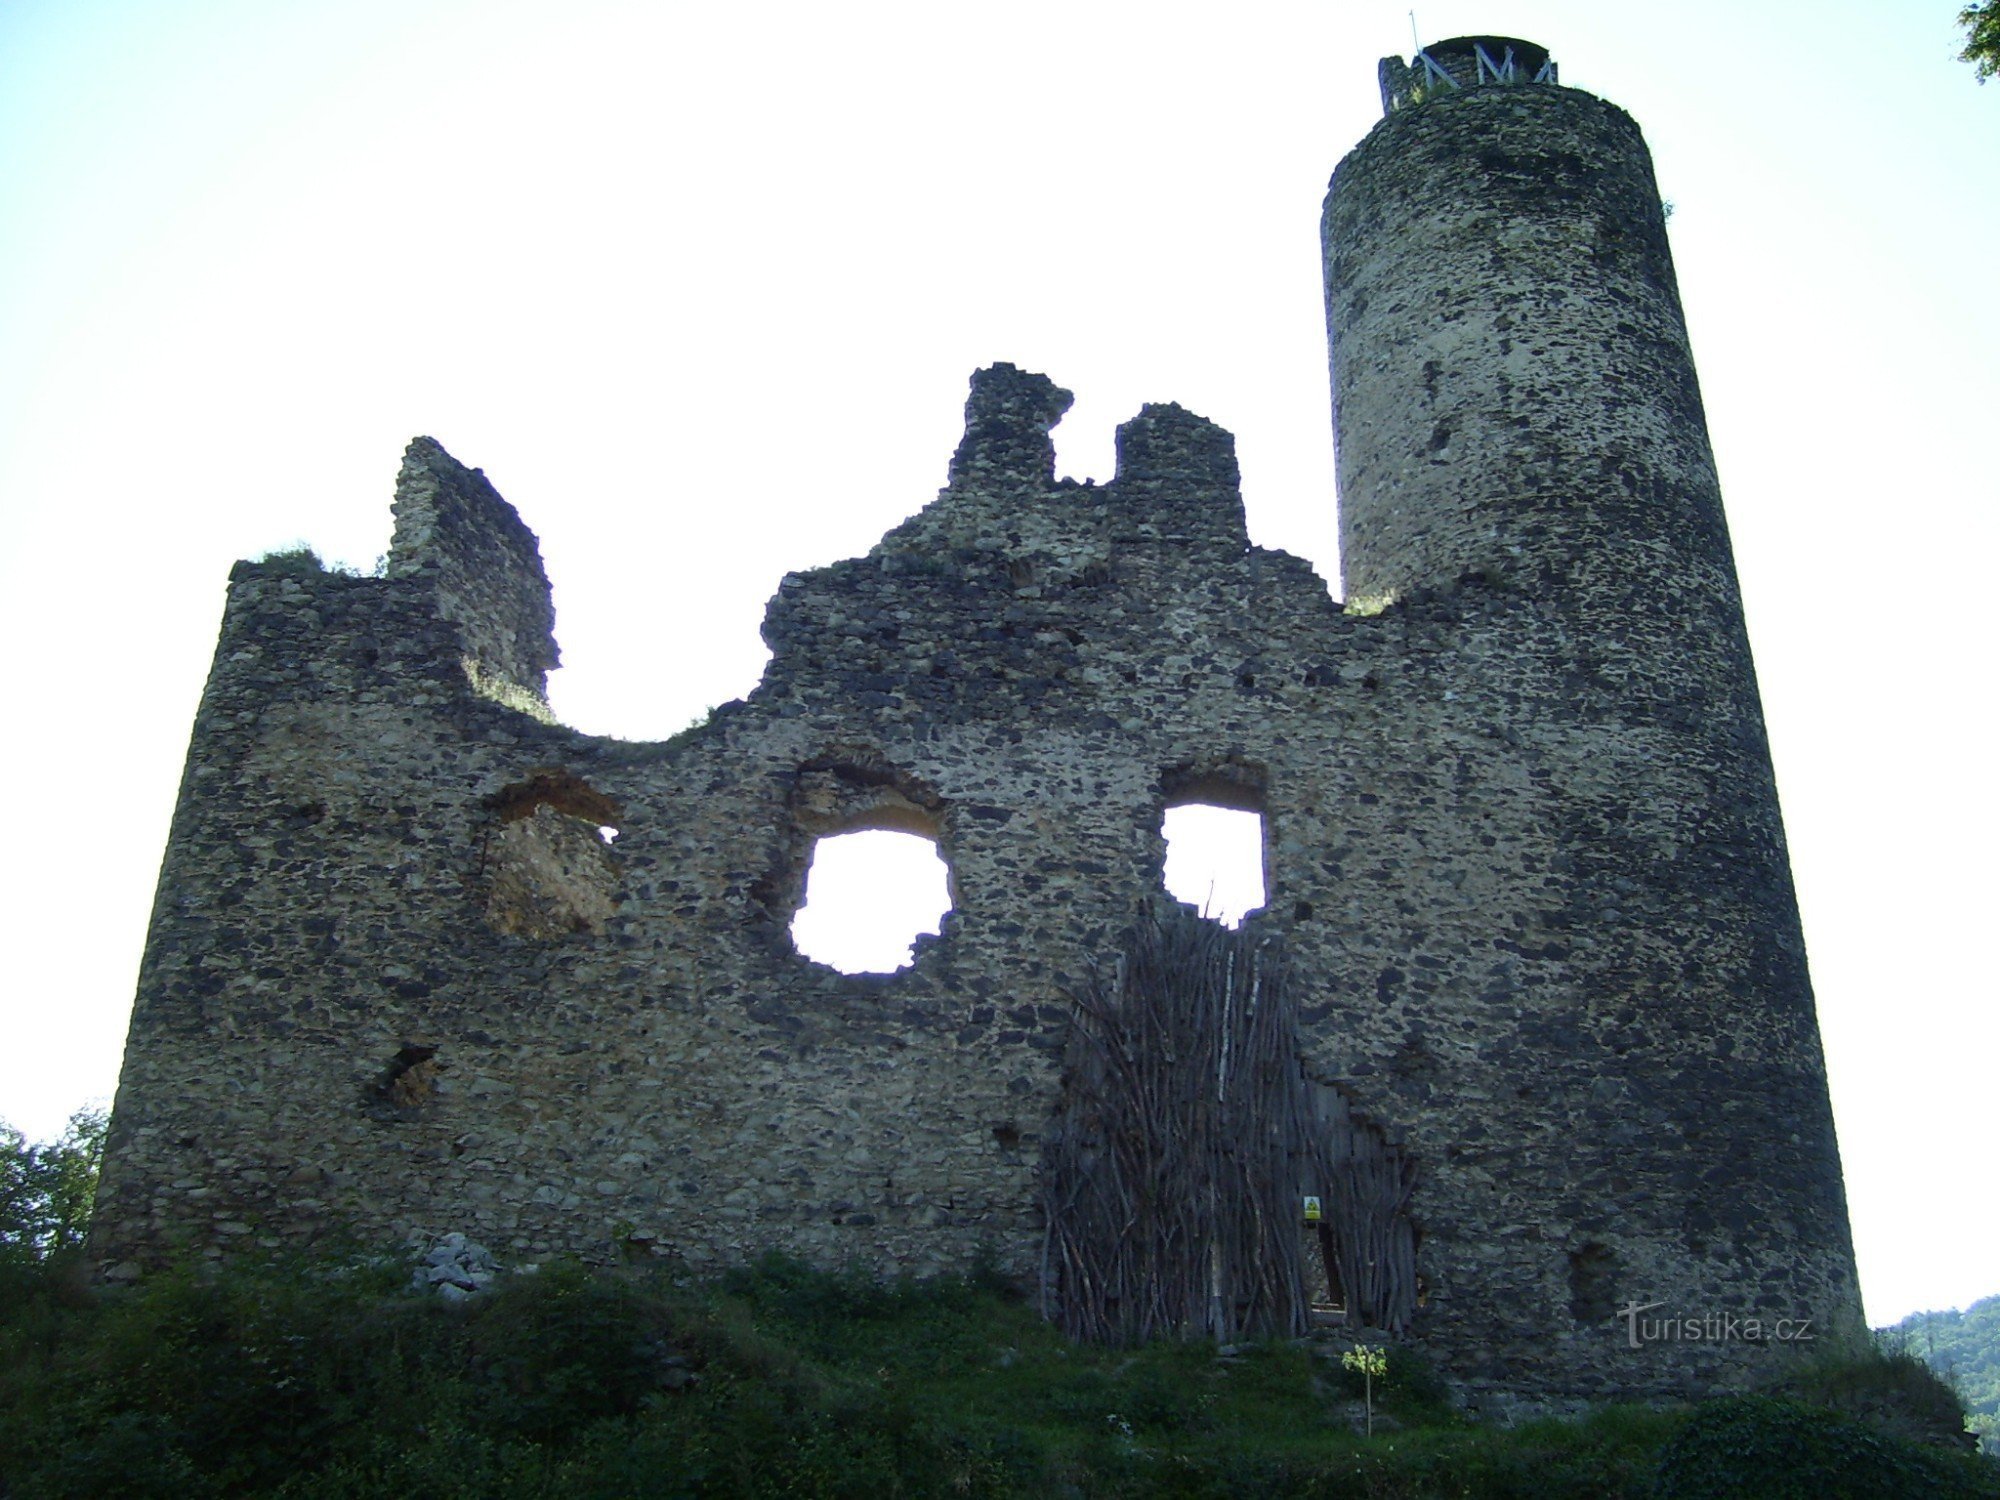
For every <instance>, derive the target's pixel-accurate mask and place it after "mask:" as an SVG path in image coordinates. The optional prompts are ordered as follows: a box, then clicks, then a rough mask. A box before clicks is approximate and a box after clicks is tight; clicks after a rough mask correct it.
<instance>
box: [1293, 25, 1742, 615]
mask: <svg viewBox="0 0 2000 1500" xmlns="http://www.w3.org/2000/svg"><path fill="white" fill-rule="evenodd" d="M1501 60H1505V61H1504V63H1503V62H1502V61H1501ZM1531 66H1532V68H1533V71H1531ZM1398 69H1400V72H1399V71H1398ZM1503 69H1504V71H1503ZM1382 71H1383V99H1384V105H1385V108H1386V111H1387V118H1386V119H1385V120H1383V122H1382V123H1381V124H1380V125H1379V126H1377V128H1376V129H1375V130H1374V131H1373V132H1372V133H1371V134H1370V135H1369V136H1368V138H1367V140H1365V141H1364V142H1363V143H1362V144H1361V145H1360V146H1359V147H1357V148H1356V149H1355V150H1354V151H1353V152H1352V153H1351V154H1350V155H1349V156H1348V158H1347V160H1345V161H1344V162H1342V163H1341V165H1340V170H1339V171H1338V172H1337V173H1336V174H1335V176H1334V180H1333V190H1332V192H1331V193H1330V194H1329V196H1328V198H1327V203H1326V216H1325V220H1324V225H1323V242H1324V246H1325V252H1326V286H1327V320H1328V325H1329V329H1330V332H1331V339H1332V354H1333V378H1334V420H1335V426H1336V429H1337V434H1338V441H1339V466H1340V490H1341V548H1342V557H1343V563H1344V570H1345V576H1346V582H1347V592H1348V596H1349V597H1350V598H1357V597H1359V598H1368V597H1375V596H1381V595H1390V594H1395V593H1398V592H1402V591H1407V590H1408V589H1410V588H1413V587H1421V586H1424V585H1431V584H1445V583H1450V582H1453V581H1454V580H1456V579H1457V578H1458V577H1459V576H1460V575H1462V574H1464V573H1466V572H1477V573H1482V574H1486V575H1488V576H1492V577H1499V578H1506V579H1509V580H1513V581H1517V582H1518V583H1520V584H1521V585H1523V586H1525V587H1532V588H1536V589H1547V590H1552V591H1562V592H1566V593H1569V594H1570V595H1572V596H1575V595H1577V594H1579V593H1590V592H1594V591H1602V590H1607V589H1608V590H1609V591H1611V592H1612V593H1613V594H1617V595H1621V596H1622V595H1624V594H1625V592H1626V591H1627V589H1629V588H1630V587H1631V586H1632V585H1634V584H1640V585H1642V586H1643V587H1644V588H1645V589H1646V591H1647V592H1648V593H1649V594H1651V595H1652V596H1653V598H1652V601H1651V602H1653V603H1657V604H1667V603H1668V602H1670V600H1671V599H1672V598H1673V597H1675V596H1678V597H1680V598H1682V599H1683V600H1702V601H1714V600H1718V599H1720V600H1727V601H1728V603H1729V608H1730V609H1731V610H1732V611H1733V610H1734V598H1735V582H1734V569H1733V566H1732V563H1731V560H1730V554H1729V543H1728V535H1727V532H1726V530H1725V528H1724V525H1723V520H1722V502H1721V496H1720V494H1719V492H1718V490H1717V486H1716V479H1715V466H1714V460H1713V458H1712V457H1711V455H1710V452H1709V444H1708V433H1707V429H1706V427H1705V425H1704V423H1703V419H1702V412H1701V401H1700V396H1699V393H1698V391H1697V388H1696V383H1695V373H1694V362H1693V358H1692V356H1691V354H1690V353H1689V350H1688V338H1687V329H1686V327H1685V325H1684V323H1683V321H1682V318H1681V306H1680V296H1679V293H1678V291H1677V290H1676V288H1675V284H1674V272H1673V261H1672V257H1671V255H1670V254H1669V252H1668V248H1667V237H1666V224H1665V218H1664V215H1663V213H1662V211H1661V206H1660V199H1659V194H1658V192H1657V190H1656V189H1655V187H1654V183H1653V170H1652V163H1651V160H1650V158H1649V157H1648V155H1647V152H1646V146H1645V142H1644V141H1643V140H1642V139H1641V138H1640V135H1639V128H1638V126H1637V125H1635V124H1634V123H1633V122H1632V120H1631V118H1630V116H1628V115H1626V114H1625V113H1624V111H1622V110H1620V109H1618V108H1616V107H1615V106H1613V105H1610V104H1607V103H1605V102H1604V101H1603V100H1601V99H1596V98H1593V97H1592V96H1590V95H1588V94H1584V93H1580V92H1578V91H1576V90H1574V89H1566V88H1561V87H1559V86H1556V85H1555V84H1554V83H1553V82H1551V81H1549V80H1550V79H1552V77H1553V72H1554V70H1553V65H1552V64H1549V63H1548V62H1547V60H1546V54H1545V53H1544V52H1543V51H1542V49H1540V48H1539V47H1535V46H1533V45H1532V44H1530V43H1527V42H1521V41H1513V40H1508V39H1504V38H1465V39H1461V40H1458V41H1453V42H1445V43H1440V44H1438V45H1437V46H1435V47H1433V48H1429V49H1426V50H1425V51H1424V52H1421V53H1419V54H1418V59H1417V63H1416V64H1415V65H1414V66H1411V67H1408V68H1403V67H1402V65H1401V64H1400V63H1399V61H1398V60H1396V59H1389V60H1387V61H1385V63H1384V65H1383V70H1382ZM1537 79H1540V80H1542V81H1536V80H1537ZM1635 602H1636V601H1635Z"/></svg>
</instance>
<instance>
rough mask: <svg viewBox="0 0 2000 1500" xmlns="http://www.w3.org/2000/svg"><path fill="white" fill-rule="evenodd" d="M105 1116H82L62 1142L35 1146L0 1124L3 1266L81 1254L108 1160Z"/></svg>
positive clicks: (80, 1112)
mask: <svg viewBox="0 0 2000 1500" xmlns="http://www.w3.org/2000/svg"><path fill="white" fill-rule="evenodd" d="M104 1127H105V1118H104V1115H103V1113H102V1111H98V1110H88V1109H84V1110H78V1111H77V1112H76V1113H75V1114H74V1115H72V1116H70V1121H69V1126H68V1128H67V1129H66V1130H64V1132H63V1134H62V1137H61V1139H59V1140H57V1141H54V1142H50V1143H45V1144H34V1143H31V1142H30V1141H29V1140H28V1139H27V1138H26V1137H25V1136H23V1135H22V1134H21V1132H20V1131H18V1130H16V1129H15V1128H14V1127H13V1126H11V1125H8V1124H6V1123H5V1122H0V1262H12V1263H14V1264H16V1265H19V1264H21V1263H23V1262H41V1261H46V1260H48V1259H49V1258H50V1257H52V1256H61V1255H65V1254H70V1253H74V1252H76V1251H80V1250H81V1249H82V1248H83V1241H84V1236H85V1235H86V1234H87V1233H88V1232H89V1230H90V1206H91V1204H92V1202H93V1201H94V1200H95V1199H96V1197H97V1168H98V1164H99V1163H100V1162H101V1161H102V1160H103V1158H104Z"/></svg>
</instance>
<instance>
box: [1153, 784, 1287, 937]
mask: <svg viewBox="0 0 2000 1500" xmlns="http://www.w3.org/2000/svg"><path fill="white" fill-rule="evenodd" d="M1160 832H1161V833H1163V834H1164V835H1165V836H1166V840H1167V864H1166V885H1167V891H1168V892H1169V894H1171V895H1172V896H1173V898H1174V899H1175V900H1176V901H1184V902H1186V903H1187V904H1188V905H1190V906H1192V907H1193V908H1194V909H1195V910H1196V911H1198V912H1200V913H1201V914H1202V915H1203V916H1204V917H1207V918H1209V919H1210V920H1211V921H1216V922H1220V923H1221V924H1222V925H1223V926H1224V927H1236V926H1239V925H1241V923H1242V921H1243V918H1244V916H1245V915H1246V914H1248V913H1250V912H1253V911H1255V910H1257V908H1258V907H1260V906H1262V905H1263V904H1264V817H1263V814H1261V813H1255V812H1246V811H1243V810H1241V809H1238V808H1232V807H1217V806H1215V805H1214V804H1212V803H1206V802H1186V803H1182V804H1181V805H1179V806H1177V807H1169V808H1168V809H1167V811H1166V816H1165V817H1164V818H1162V819H1161V821H1160Z"/></svg>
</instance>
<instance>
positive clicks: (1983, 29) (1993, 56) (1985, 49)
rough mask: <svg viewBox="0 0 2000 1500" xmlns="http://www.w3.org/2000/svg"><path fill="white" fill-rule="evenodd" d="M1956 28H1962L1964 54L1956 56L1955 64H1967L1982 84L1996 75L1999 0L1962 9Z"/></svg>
mask: <svg viewBox="0 0 2000 1500" xmlns="http://www.w3.org/2000/svg"><path fill="white" fill-rule="evenodd" d="M1958 24H1959V25H1961V26H1963V27H1964V28H1965V50H1964V51H1963V52H1961V53H1959V54H1958V57H1959V61H1961V62H1969V63H1971V64H1972V66H1973V70H1974V71H1975V72H1977V73H1978V75H1979V81H1980V82H1981V83H1984V82H1986V80H1987V79H1989V78H1991V77H1992V76H1993V75H1994V74H1995V73H1996V72H2000V0H1986V3H1985V4H1983V5H1968V6H1966V8H1965V9H1964V10H1962V11H1960V12H1959V13H1958Z"/></svg>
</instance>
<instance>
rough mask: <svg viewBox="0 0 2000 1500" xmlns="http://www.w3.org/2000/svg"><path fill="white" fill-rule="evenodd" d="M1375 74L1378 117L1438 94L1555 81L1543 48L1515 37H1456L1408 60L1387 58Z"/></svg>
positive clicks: (1420, 50)
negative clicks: (1379, 95)
mask: <svg viewBox="0 0 2000 1500" xmlns="http://www.w3.org/2000/svg"><path fill="white" fill-rule="evenodd" d="M1375 76H1376V78H1377V79H1378V80H1379V81H1380V83H1381V85H1382V113H1383V114H1385V115H1388V114H1394V113H1395V112H1396V111H1397V110H1399V109H1405V108H1408V107H1409V106H1410V105H1412V104H1421V103H1423V101H1424V100H1425V99H1427V98H1433V97H1435V96H1436V95H1437V94H1438V93H1440V92H1444V93H1454V92H1456V91H1457V90H1459V89H1470V88H1480V87H1483V86H1488V85H1493V84H1500V85H1508V84H1521V83H1555V82H1557V81H1558V80H1557V78H1556V64H1555V59H1554V58H1552V57H1550V56H1549V50H1548V48H1546V47H1538V46H1536V45H1535V44H1534V43H1533V42H1524V41H1522V40H1521V39H1520V38H1519V37H1515V36H1455V37H1453V38H1452V39H1451V40H1450V41H1448V42H1432V43H1431V44H1430V46H1428V47H1420V48H1418V49H1417V55H1416V56H1415V57H1413V58H1411V59H1410V60H1409V61H1408V62H1404V61H1403V59H1402V58H1400V57H1385V58H1383V59H1382V61H1381V62H1380V63H1379V64H1377V66H1376V70H1375Z"/></svg>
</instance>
